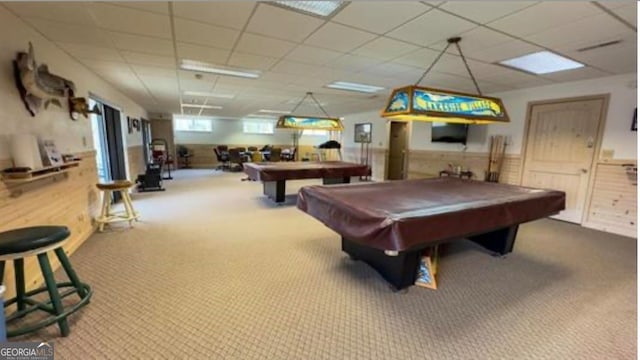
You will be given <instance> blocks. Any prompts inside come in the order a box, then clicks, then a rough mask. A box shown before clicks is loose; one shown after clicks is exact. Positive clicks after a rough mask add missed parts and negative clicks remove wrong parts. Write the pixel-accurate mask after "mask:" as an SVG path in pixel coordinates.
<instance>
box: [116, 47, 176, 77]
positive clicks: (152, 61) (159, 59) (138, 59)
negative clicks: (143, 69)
mask: <svg viewBox="0 0 640 360" xmlns="http://www.w3.org/2000/svg"><path fill="white" fill-rule="evenodd" d="M120 53H121V54H122V56H123V57H124V58H125V60H127V62H128V63H129V64H139V65H152V66H159V67H165V68H169V69H172V70H173V72H174V73H175V68H176V60H175V58H174V57H169V56H158V55H149V54H142V53H138V52H134V51H121V52H120Z"/></svg>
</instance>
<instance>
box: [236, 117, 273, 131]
mask: <svg viewBox="0 0 640 360" xmlns="http://www.w3.org/2000/svg"><path fill="white" fill-rule="evenodd" d="M273 129H274V124H273V122H271V121H247V120H245V121H244V122H243V123H242V132H243V133H245V134H273Z"/></svg>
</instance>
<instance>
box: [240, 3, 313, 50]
mask: <svg viewBox="0 0 640 360" xmlns="http://www.w3.org/2000/svg"><path fill="white" fill-rule="evenodd" d="M323 23H324V20H321V19H319V18H316V17H312V16H307V15H303V14H300V13H297V12H293V11H289V10H285V9H282V8H279V7H276V6H271V5H267V4H266V3H261V4H260V5H258V9H257V10H256V12H255V13H254V14H253V16H252V17H251V21H249V25H248V26H247V30H246V31H249V32H253V33H257V34H261V35H266V36H271V37H274V38H278V39H283V40H289V41H295V42H301V41H302V40H304V39H305V38H306V37H307V36H309V34H311V32H313V31H314V30H315V29H317V28H318V27H320V25H322V24H323Z"/></svg>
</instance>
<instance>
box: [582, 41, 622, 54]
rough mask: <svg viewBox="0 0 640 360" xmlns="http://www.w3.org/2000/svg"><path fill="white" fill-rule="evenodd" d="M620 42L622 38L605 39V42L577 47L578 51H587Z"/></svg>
mask: <svg viewBox="0 0 640 360" xmlns="http://www.w3.org/2000/svg"><path fill="white" fill-rule="evenodd" d="M621 42H622V40H613V41H607V42H603V43H601V44H597V45H592V46H587V47H583V48H582V49H578V52H583V51H589V50H593V49H599V48H603V47H606V46H611V45H615V44H619V43H621Z"/></svg>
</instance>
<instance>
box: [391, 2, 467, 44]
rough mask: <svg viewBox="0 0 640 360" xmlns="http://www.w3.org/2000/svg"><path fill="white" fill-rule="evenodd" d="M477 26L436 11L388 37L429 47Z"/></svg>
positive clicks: (409, 23) (402, 27)
mask: <svg viewBox="0 0 640 360" xmlns="http://www.w3.org/2000/svg"><path fill="white" fill-rule="evenodd" d="M476 26H477V25H475V24H474V23H472V22H469V21H467V20H463V19H460V18H459V17H456V16H453V15H449V14H447V13H445V12H443V11H440V10H437V9H434V10H431V11H429V12H428V13H426V14H424V15H422V16H420V17H419V18H417V19H415V20H412V21H410V22H408V23H407V24H406V25H403V26H401V27H399V28H397V29H395V30H393V31H391V32H390V33H389V34H387V36H389V37H392V38H395V39H399V40H404V41H408V42H411V43H414V44H418V45H422V46H427V45H431V44H435V43H438V42H439V41H442V40H446V39H448V38H450V37H452V36H455V35H458V34H461V33H463V32H465V31H468V30H471V29H473V28H474V27H476Z"/></svg>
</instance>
